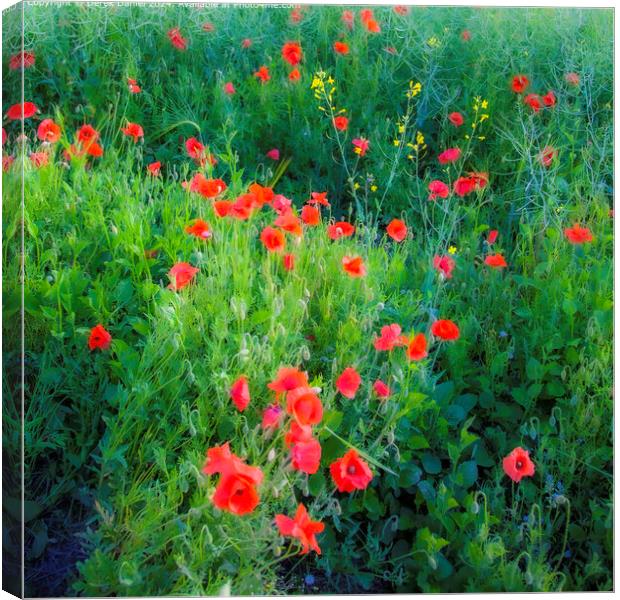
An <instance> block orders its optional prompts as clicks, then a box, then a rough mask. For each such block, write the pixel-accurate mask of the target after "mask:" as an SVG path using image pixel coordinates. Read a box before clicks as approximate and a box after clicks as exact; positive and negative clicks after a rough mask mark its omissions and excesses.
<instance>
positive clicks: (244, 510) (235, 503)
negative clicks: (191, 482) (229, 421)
mask: <svg viewBox="0 0 620 600" xmlns="http://www.w3.org/2000/svg"><path fill="white" fill-rule="evenodd" d="M202 472H203V473H205V474H206V475H214V474H215V473H220V480H219V482H218V484H217V487H216V488H215V494H214V495H213V504H215V506H216V507H217V508H219V509H221V510H226V511H228V512H231V513H233V514H235V515H245V514H248V513H251V512H252V511H253V510H254V509H255V508H256V507H257V506H258V503H259V501H260V499H259V496H258V491H257V490H256V486H258V485H260V483H261V482H262V481H263V472H262V471H261V470H260V469H259V468H258V467H250V466H248V465H246V464H245V462H244V461H243V460H242V459H241V458H239V457H238V456H235V455H234V454H233V453H232V452H231V451H230V447H229V443H228V442H226V443H225V444H223V445H222V446H216V447H215V448H210V449H209V450H208V451H207V461H206V463H205V465H204V467H203V468H202Z"/></svg>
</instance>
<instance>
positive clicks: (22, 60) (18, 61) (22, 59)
mask: <svg viewBox="0 0 620 600" xmlns="http://www.w3.org/2000/svg"><path fill="white" fill-rule="evenodd" d="M34 62H35V56H34V54H33V53H32V52H18V53H17V54H14V55H13V56H11V58H10V60H9V69H11V71H16V70H17V69H22V68H23V69H28V68H29V67H32V66H33V65H34Z"/></svg>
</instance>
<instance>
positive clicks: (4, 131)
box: [2, 127, 8, 146]
mask: <svg viewBox="0 0 620 600" xmlns="http://www.w3.org/2000/svg"><path fill="white" fill-rule="evenodd" d="M7 137H8V136H7V134H6V130H5V129H4V127H3V128H2V145H3V146H4V144H6V139H7Z"/></svg>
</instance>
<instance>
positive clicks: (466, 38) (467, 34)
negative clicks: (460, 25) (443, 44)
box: [461, 29, 471, 42]
mask: <svg viewBox="0 0 620 600" xmlns="http://www.w3.org/2000/svg"><path fill="white" fill-rule="evenodd" d="M461 39H462V40H463V41H464V42H469V40H471V32H470V31H469V30H467V29H463V31H461Z"/></svg>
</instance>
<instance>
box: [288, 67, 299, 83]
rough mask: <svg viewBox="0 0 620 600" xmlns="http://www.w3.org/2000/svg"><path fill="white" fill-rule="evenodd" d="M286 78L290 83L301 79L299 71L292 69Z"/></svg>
mask: <svg viewBox="0 0 620 600" xmlns="http://www.w3.org/2000/svg"><path fill="white" fill-rule="evenodd" d="M288 78H289V80H290V81H299V80H300V79H301V73H300V72H299V69H293V70H292V71H291V72H290V73H289V74H288Z"/></svg>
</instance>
